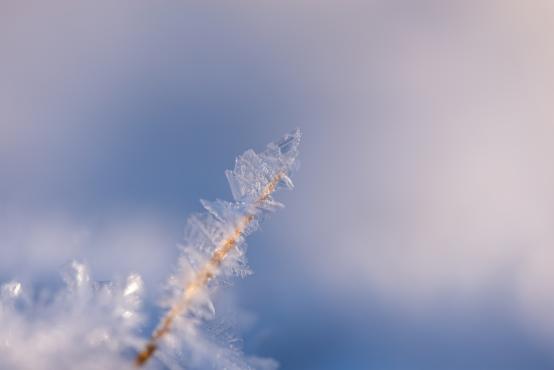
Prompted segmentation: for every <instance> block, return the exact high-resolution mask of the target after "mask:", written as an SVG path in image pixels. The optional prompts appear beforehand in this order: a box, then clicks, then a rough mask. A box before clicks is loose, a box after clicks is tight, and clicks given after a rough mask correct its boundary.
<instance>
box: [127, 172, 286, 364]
mask: <svg viewBox="0 0 554 370" xmlns="http://www.w3.org/2000/svg"><path fill="white" fill-rule="evenodd" d="M282 176H283V175H282V174H278V175H277V176H275V177H274V178H273V180H272V181H271V182H270V183H269V184H268V185H267V187H266V188H265V189H264V191H263V192H262V194H261V195H260V197H259V198H258V199H257V200H256V202H255V203H254V205H255V206H256V207H257V206H259V205H261V204H262V203H263V202H264V201H266V200H267V199H268V198H269V197H270V196H271V194H272V193H273V192H274V191H275V189H276V187H277V184H278V183H279V181H280V180H281V177H282ZM253 220H254V215H253V214H246V215H245V216H244V217H242V219H241V220H240V222H239V224H238V226H237V227H236V228H235V230H234V231H233V232H232V233H231V234H230V235H229V236H228V237H227V238H225V239H224V240H223V241H222V242H221V244H220V245H219V246H218V247H217V248H216V250H215V251H214V252H213V254H212V256H211V258H210V259H209V261H208V262H206V264H205V265H204V266H203V267H202V268H201V269H200V270H199V271H198V272H197V273H196V275H195V276H194V278H193V279H192V280H191V281H190V282H189V284H188V285H187V287H186V288H185V290H184V292H183V294H182V295H181V297H180V299H179V300H178V301H177V302H176V303H175V304H174V305H173V306H172V307H171V308H170V309H169V311H168V312H167V313H166V314H165V316H164V317H163V318H162V320H161V321H160V325H159V326H158V328H157V329H156V330H155V331H154V333H153V334H152V337H151V338H150V340H149V341H148V343H147V344H146V345H145V347H144V349H143V350H142V351H141V352H139V353H138V355H137V357H136V358H135V365H136V366H137V367H142V366H144V365H145V364H146V363H147V362H148V360H150V358H152V356H153V355H154V353H155V352H156V350H157V349H158V342H159V341H160V340H161V339H162V338H163V337H164V336H165V335H166V334H167V333H169V331H170V330H171V327H172V324H173V321H174V320H175V318H176V317H178V316H180V315H182V314H183V313H185V311H186V310H187V309H188V307H189V305H190V303H191V301H192V299H193V298H194V297H195V296H196V294H197V293H198V292H199V291H200V290H201V289H202V288H203V287H204V286H206V284H207V283H208V281H210V279H211V278H212V277H213V276H214V274H215V273H216V272H217V269H218V268H219V266H220V265H221V263H222V262H223V260H224V259H225V257H226V256H227V255H228V254H229V252H230V251H231V250H232V249H233V248H234V247H235V245H236V244H237V241H238V239H239V238H240V236H241V235H242V234H243V233H244V231H245V230H246V228H247V227H248V225H249V224H250V223H251V222H252V221H253Z"/></svg>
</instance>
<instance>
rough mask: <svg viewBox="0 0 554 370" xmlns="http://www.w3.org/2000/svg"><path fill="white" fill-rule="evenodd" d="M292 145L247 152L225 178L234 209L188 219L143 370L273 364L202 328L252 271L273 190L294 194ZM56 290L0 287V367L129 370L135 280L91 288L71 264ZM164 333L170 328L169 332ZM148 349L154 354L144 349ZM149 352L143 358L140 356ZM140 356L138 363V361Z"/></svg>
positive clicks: (135, 342)
mask: <svg viewBox="0 0 554 370" xmlns="http://www.w3.org/2000/svg"><path fill="white" fill-rule="evenodd" d="M299 143H300V132H299V131H298V130H296V131H293V132H291V133H290V134H288V135H285V136H284V137H283V138H282V139H281V140H279V141H277V142H275V143H271V144H269V145H268V146H267V149H266V150H265V151H263V152H261V153H255V152H254V151H253V150H248V151H246V152H245V153H244V154H243V155H241V156H240V157H238V158H237V160H236V164H235V169H234V170H233V171H227V172H226V175H227V178H228V180H229V184H230V186H231V190H232V192H233V196H234V198H235V202H226V201H222V200H216V201H213V202H208V201H202V205H203V206H204V208H205V212H204V213H201V214H196V215H193V216H191V217H190V218H189V219H188V222H187V225H186V228H185V242H184V245H183V247H182V252H183V253H182V256H181V258H180V260H179V263H178V269H177V273H175V274H174V275H172V276H171V277H170V279H169V287H170V289H169V291H170V294H169V297H168V299H167V300H166V302H165V305H166V307H167V308H168V313H167V314H166V316H165V317H164V318H163V319H162V321H161V330H160V329H159V331H158V334H160V335H153V336H152V338H151V341H150V342H148V343H149V346H147V347H146V349H147V353H149V354H148V355H147V356H148V357H147V359H149V358H150V357H151V356H152V353H154V352H155V357H156V358H157V359H158V360H159V361H157V362H156V363H148V364H146V362H142V363H139V362H137V361H135V364H136V365H139V366H142V365H144V364H146V366H148V367H149V368H150V369H154V368H156V369H160V368H161V369H164V370H165V369H183V368H186V369H199V368H200V369H228V370H238V369H256V370H260V369H274V368H276V367H277V365H276V362H275V361H273V360H269V359H260V358H252V357H247V356H245V355H244V354H243V353H242V352H241V349H240V348H239V346H237V345H235V341H234V340H232V339H229V338H230V337H229V336H228V335H227V334H225V335H224V334H223V333H222V332H221V331H214V330H210V328H213V325H211V326H210V324H209V323H213V322H214V321H215V320H212V321H210V319H213V318H214V317H215V307H214V304H213V303H212V300H211V295H212V293H213V290H214V288H215V287H217V286H218V285H219V283H221V282H224V281H226V279H228V278H230V277H232V276H246V275H248V274H249V273H250V270H249V269H248V266H247V263H246V256H245V252H246V244H245V242H244V239H245V237H246V236H247V235H248V234H250V233H251V232H253V231H254V230H256V229H257V228H258V226H259V223H260V221H261V219H262V217H263V216H264V215H265V214H267V213H268V212H270V211H272V210H274V209H275V208H277V207H281V206H282V205H281V204H280V203H278V202H276V201H274V200H273V197H272V193H273V192H274V191H276V190H278V189H280V188H289V189H290V188H292V187H293V185H292V182H291V180H290V178H289V174H290V172H291V171H292V170H293V169H295V167H296V165H297V162H296V157H297V155H298V145H299ZM62 278H63V281H64V286H63V288H61V289H59V290H58V291H57V292H56V293H47V292H45V291H38V292H32V291H27V289H26V287H25V286H22V284H21V283H19V282H16V281H12V282H8V283H5V284H4V285H1V286H0V369H10V370H27V369H33V370H50V369H57V370H69V369H82V370H100V369H102V370H109V369H120V370H121V369H123V370H124V369H133V368H134V366H133V358H134V357H135V355H136V354H137V353H139V356H140V353H142V352H143V351H144V350H143V351H141V349H144V346H143V345H144V341H145V340H146V338H144V337H142V338H141V337H139V335H138V332H139V330H140V327H141V324H142V323H143V317H142V315H141V313H140V309H141V305H142V294H143V283H142V279H141V278H140V276H139V275H130V276H128V277H127V279H126V280H125V281H123V282H120V283H117V282H116V283H110V282H96V281H94V280H92V279H91V276H90V274H89V271H88V268H87V266H86V265H84V264H81V263H78V262H72V263H70V264H68V265H67V266H66V268H65V269H64V271H63V273H62ZM168 329H170V330H168ZM152 349H153V350H152ZM148 351H150V352H148ZM138 358H139V357H137V359H138Z"/></svg>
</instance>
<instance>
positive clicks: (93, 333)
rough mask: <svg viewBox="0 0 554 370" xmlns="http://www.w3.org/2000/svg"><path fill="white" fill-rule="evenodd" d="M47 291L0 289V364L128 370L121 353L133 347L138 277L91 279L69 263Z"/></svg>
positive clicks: (37, 369)
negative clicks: (58, 285)
mask: <svg viewBox="0 0 554 370" xmlns="http://www.w3.org/2000/svg"><path fill="white" fill-rule="evenodd" d="M63 279H64V282H65V286H64V288H63V289H61V290H60V291H59V292H57V293H56V294H53V295H48V294H44V292H42V293H41V292H34V293H32V292H28V291H26V289H25V288H24V287H23V286H22V285H21V284H20V283H18V282H15V281H12V282H9V283H6V284H4V285H2V286H1V288H0V294H1V295H0V368H1V369H11V370H24V369H25V370H27V369H33V370H42V369H44V370H50V369H60V370H66V369H67V370H69V369H85V370H93V369H94V370H97V369H115V368H117V369H131V368H132V367H131V366H130V361H129V358H128V355H127V356H126V355H125V353H126V351H132V350H133V349H134V348H136V347H137V345H138V337H137V335H136V334H137V329H138V326H139V325H140V324H141V322H142V318H141V316H140V314H139V309H140V306H141V295H142V290H143V283H142V279H141V278H140V276H138V275H130V276H128V277H127V279H126V281H124V282H122V283H121V284H117V283H99V282H95V281H92V280H91V278H90V275H89V272H88V269H87V267H86V266H85V265H83V264H80V263H77V262H72V263H71V264H69V265H68V266H67V267H66V269H65V271H64V273H63Z"/></svg>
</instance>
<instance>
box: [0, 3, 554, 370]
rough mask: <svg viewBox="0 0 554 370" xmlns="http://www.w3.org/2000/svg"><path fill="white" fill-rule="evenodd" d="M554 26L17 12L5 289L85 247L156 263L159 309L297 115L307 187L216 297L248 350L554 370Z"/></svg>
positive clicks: (510, 10) (111, 260)
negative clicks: (181, 252) (178, 260)
mask: <svg viewBox="0 0 554 370" xmlns="http://www.w3.org/2000/svg"><path fill="white" fill-rule="evenodd" d="M553 21H554V6H553V5H552V2H551V1H549V0H536V1H533V2H521V1H515V0H503V1H500V0H485V1H473V0H470V1H467V0H465V1H462V0H448V1H434V0H410V1H407V0H371V1H354V0H346V1H340V2H332V1H317V2H316V1H308V0H299V1H266V2H247V1H237V2H200V1H198V2H196V1H160V2H151V1H143V0H133V1H130V0H123V1H117V2H113V1H104V0H100V1H94V2H92V1H81V2H73V1H49V2H41V1H30V2H20V1H11V0H7V1H3V2H2V4H0V56H1V59H0V60H1V62H0V253H1V258H0V279H1V280H7V279H11V278H14V277H15V278H19V279H21V280H23V281H24V282H28V283H29V284H41V283H42V284H45V285H48V282H49V281H55V279H56V271H57V270H58V268H59V266H61V265H62V264H63V263H65V262H66V261H68V260H70V259H72V258H79V259H82V260H84V261H87V262H88V263H89V264H90V265H91V269H92V271H93V273H94V275H95V277H96V278H97V279H100V280H102V279H113V278H114V277H117V276H122V275H124V274H126V273H129V272H131V271H133V272H139V273H141V274H142V275H143V276H144V278H145V282H146V286H147V289H148V299H149V302H150V303H149V304H150V305H151V306H152V305H153V304H154V302H155V301H156V299H157V298H158V297H159V295H158V294H159V286H160V284H161V283H162V282H163V281H164V279H165V278H166V277H167V275H168V274H169V272H170V271H171V268H172V266H173V261H174V258H175V256H176V255H177V248H176V247H175V246H176V245H177V244H178V243H179V241H180V240H181V236H182V228H183V225H184V222H185V220H186V216H187V215H188V214H189V213H191V212H195V211H198V210H199V209H200V204H199V202H198V200H199V199H200V198H205V199H214V198H217V197H219V198H223V199H230V198H231V194H230V191H229V189H228V186H227V183H226V179H225V176H224V174H223V171H224V170H225V169H227V168H232V166H233V165H234V158H235V157H236V156H237V155H238V154H240V153H242V152H243V151H244V150H246V149H248V148H254V149H256V150H260V149H263V147H264V146H265V144H267V143H268V142H270V141H273V140H275V139H277V138H278V137H279V136H281V135H282V134H284V133H285V132H287V131H290V130H292V129H293V128H295V127H300V128H301V129H302V131H303V133H304V141H303V144H302V152H301V161H302V167H301V169H300V171H299V172H298V173H297V174H295V176H294V178H293V180H294V181H295V183H296V189H295V191H294V192H291V193H284V194H280V195H279V196H278V198H279V200H281V201H282V202H284V203H285V204H286V205H287V208H285V209H284V210H283V211H280V212H279V213H277V214H276V215H274V216H273V217H272V218H271V219H270V220H269V221H268V222H267V223H266V224H264V227H263V230H261V231H260V232H258V233H256V234H255V235H253V236H252V237H251V238H250V240H249V245H250V249H249V259H250V264H251V267H252V269H253V270H254V271H255V274H254V275H253V276H251V277H249V278H248V279H246V280H241V281H237V282H236V284H235V285H234V286H233V287H231V288H230V289H229V290H228V292H227V293H223V298H222V299H224V300H225V304H220V305H219V307H217V309H219V310H222V311H223V312H222V314H223V315H227V316H228V319H229V322H231V323H234V325H235V326H236V328H235V331H236V332H238V333H240V334H241V335H242V337H243V338H244V349H245V352H246V353H247V354H255V355H260V356H268V357H273V358H275V359H276V360H278V361H279V362H280V364H281V366H282V368H283V369H303V370H310V369H322V370H323V369H366V370H369V369H375V370H389V369H390V370H393V369H395V370H396V369H410V370H416V369H421V370H430V369H437V370H438V369H440V370H458V369H460V370H467V369H475V370H478V369H483V370H485V369H486V370H493V369H502V370H509V369H514V370H515V369H517V370H539V369H552V368H553V367H554V313H553V312H554V290H553V288H552V287H553V284H552V281H554V280H553V279H554V269H552V264H553V262H554V252H553V251H552V245H553V242H554V233H553V231H552V230H553V228H552V225H553V222H552V220H553V216H554V197H553V194H554V192H553V191H552V189H553V188H554V187H553V185H554V167H553V166H552V160H551V158H553V155H554V149H553V148H554V147H553V146H552V138H553V137H554V124H553V123H552V116H553V115H552V114H553V113H554V108H553V107H552V103H551V102H552V97H553V92H554V73H553V69H552V62H554V42H553V41H554V40H553V35H554V26H553V24H554V22H553ZM226 310H228V311H229V312H225V311H226ZM152 316H153V317H152V320H153V321H154V320H155V317H154V311H153V313H152Z"/></svg>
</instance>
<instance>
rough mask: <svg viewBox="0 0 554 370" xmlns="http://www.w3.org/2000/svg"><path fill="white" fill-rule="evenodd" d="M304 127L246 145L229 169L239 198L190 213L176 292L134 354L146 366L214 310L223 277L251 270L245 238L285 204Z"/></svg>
mask: <svg viewBox="0 0 554 370" xmlns="http://www.w3.org/2000/svg"><path fill="white" fill-rule="evenodd" d="M300 138H301V133H300V130H298V129H296V130H295V131H293V132H291V133H289V134H287V135H285V136H284V137H282V138H281V139H280V140H278V141H277V142H274V143H270V144H269V145H268V146H267V148H266V150H265V151H263V152H261V153H255V152H254V151H253V150H247V151H246V152H245V153H244V154H242V155H241V156H239V157H238V158H237V159H236V163H235V169H234V170H233V171H230V170H228V171H226V173H225V174H226V175H227V179H228V181H229V185H230V187H231V191H232V193H233V197H234V199H235V202H226V201H222V200H216V201H213V202H208V201H204V200H202V201H201V202H202V205H203V206H204V208H205V210H206V211H205V212H204V213H202V214H198V215H193V216H191V217H190V218H189V219H188V221H187V225H186V228H185V244H184V246H183V249H182V257H181V259H180V262H179V269H178V272H177V274H175V275H174V276H172V277H171V278H170V280H169V283H170V286H171V287H173V291H172V297H171V299H170V301H169V307H168V310H167V313H166V314H165V316H164V317H163V318H162V319H161V320H160V323H159V325H158V327H157V329H156V330H155V331H154V333H153V334H152V336H151V338H150V340H149V341H148V343H147V344H146V345H145V347H144V349H143V350H142V351H141V352H139V354H138V355H137V357H136V359H135V364H136V365H137V367H141V366H143V365H144V364H146V363H147V362H148V360H150V359H151V357H152V356H153V355H154V354H155V353H156V351H157V350H158V348H159V347H160V345H161V344H162V341H164V338H166V337H168V336H170V335H171V333H172V332H173V331H181V333H175V335H174V336H178V335H179V334H182V335H183V336H186V335H190V333H191V332H194V327H195V325H196V324H197V323H198V322H199V321H200V320H201V319H204V318H208V317H211V316H212V315H213V305H212V303H211V301H210V288H211V287H213V286H214V285H216V284H217V282H218V281H221V279H225V278H227V277H230V276H233V275H240V276H245V275H247V274H248V273H249V270H248V268H247V266H246V257H245V250H246V245H245V241H244V239H245V237H246V236H247V235H248V234H250V233H252V232H253V231H255V230H256V229H257V228H258V225H259V223H260V221H261V219H262V218H263V216H264V215H265V214H267V213H268V212H271V211H273V210H275V209H276V208H280V207H283V205H282V204H281V203H278V202H276V201H275V200H274V199H273V193H274V192H275V191H276V190H279V189H281V188H288V189H292V187H293V184H292V181H291V180H290V177H289V175H290V172H291V171H292V170H294V169H295V168H296V167H297V161H296V158H297V156H298V146H299V144H300Z"/></svg>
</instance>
